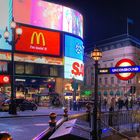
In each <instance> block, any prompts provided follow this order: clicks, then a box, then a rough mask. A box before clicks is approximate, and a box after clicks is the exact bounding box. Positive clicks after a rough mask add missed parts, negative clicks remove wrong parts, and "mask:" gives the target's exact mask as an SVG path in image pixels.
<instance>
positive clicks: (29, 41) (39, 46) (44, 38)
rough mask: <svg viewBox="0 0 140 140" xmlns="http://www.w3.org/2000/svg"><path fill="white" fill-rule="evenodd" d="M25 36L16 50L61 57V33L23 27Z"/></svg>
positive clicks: (23, 35)
mask: <svg viewBox="0 0 140 140" xmlns="http://www.w3.org/2000/svg"><path fill="white" fill-rule="evenodd" d="M21 28H22V30H23V34H22V35H21V37H20V39H19V41H18V42H17V44H16V46H15V49H16V50H17V51H22V52H31V53H32V52H33V53H39V54H48V55H54V56H59V55H60V33H59V32H57V31H50V30H43V29H38V28H33V27H26V26H21Z"/></svg>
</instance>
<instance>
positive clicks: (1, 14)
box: [0, 0, 12, 50]
mask: <svg viewBox="0 0 140 140" xmlns="http://www.w3.org/2000/svg"><path fill="white" fill-rule="evenodd" d="M11 20H12V0H0V49H3V50H11V45H9V44H8V43H7V42H6V41H5V39H4V36H3V34H4V32H5V29H6V27H7V28H8V31H9V32H10V35H12V34H11V30H10V27H9V26H10V22H11ZM11 38H12V36H10V37H9V40H11Z"/></svg>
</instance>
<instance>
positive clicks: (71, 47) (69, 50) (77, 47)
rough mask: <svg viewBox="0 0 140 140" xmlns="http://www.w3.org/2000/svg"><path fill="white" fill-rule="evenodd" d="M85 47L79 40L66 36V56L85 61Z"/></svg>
mask: <svg viewBox="0 0 140 140" xmlns="http://www.w3.org/2000/svg"><path fill="white" fill-rule="evenodd" d="M83 55H84V46H83V41H82V40H81V39H79V38H76V37H73V36H70V35H65V56H66V57H72V58H76V59H79V60H83Z"/></svg>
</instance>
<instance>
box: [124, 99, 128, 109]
mask: <svg viewBox="0 0 140 140" xmlns="http://www.w3.org/2000/svg"><path fill="white" fill-rule="evenodd" d="M124 105H125V107H126V109H127V110H128V109H129V108H128V97H126V99H125V102H124Z"/></svg>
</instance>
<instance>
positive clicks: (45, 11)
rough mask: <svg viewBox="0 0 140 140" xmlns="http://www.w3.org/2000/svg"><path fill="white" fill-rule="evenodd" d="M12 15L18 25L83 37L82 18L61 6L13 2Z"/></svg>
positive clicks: (29, 0) (36, 0)
mask: <svg viewBox="0 0 140 140" xmlns="http://www.w3.org/2000/svg"><path fill="white" fill-rule="evenodd" d="M19 11H20V12H19ZM13 15H14V18H15V21H16V22H19V23H24V24H29V25H33V26H39V27H43V28H50V29H54V30H60V31H66V32H70V33H73V34H75V35H78V36H80V37H83V16H82V15H81V14H80V13H79V12H78V11H76V10H73V9H71V8H68V7H65V6H62V5H58V4H54V3H50V2H46V1H43V0H13Z"/></svg>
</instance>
